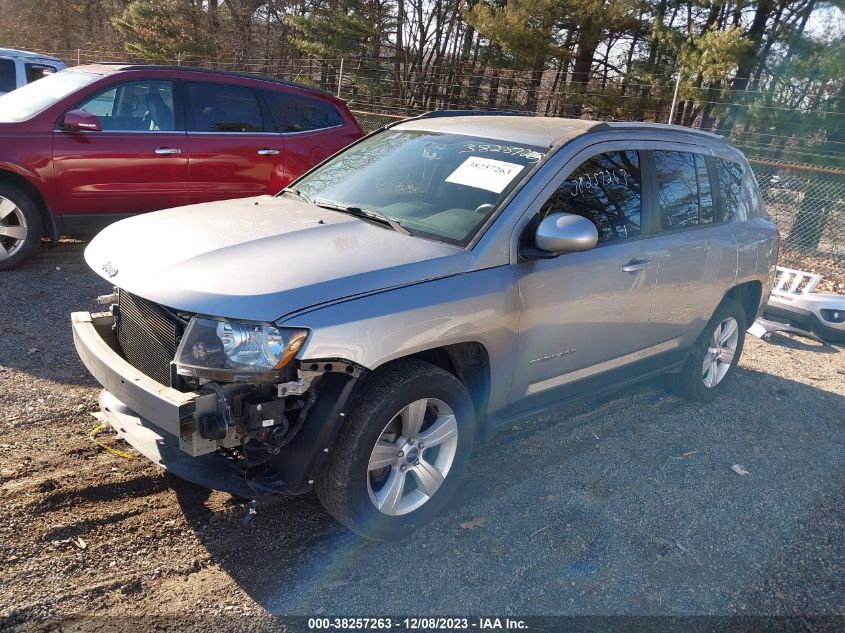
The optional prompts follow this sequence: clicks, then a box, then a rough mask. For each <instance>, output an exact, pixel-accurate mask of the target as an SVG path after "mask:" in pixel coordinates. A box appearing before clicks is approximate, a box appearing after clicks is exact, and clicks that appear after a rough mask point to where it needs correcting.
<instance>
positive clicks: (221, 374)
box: [175, 317, 308, 382]
mask: <svg viewBox="0 0 845 633" xmlns="http://www.w3.org/2000/svg"><path fill="white" fill-rule="evenodd" d="M307 337H308V331H307V330H299V329H293V328H280V327H276V326H275V325H272V324H265V323H244V322H238V321H226V320H217V319H210V318H207V317H194V318H193V319H191V322H190V323H189V324H188V327H187V329H186V330H185V334H184V336H183V337H182V341H181V342H180V344H179V349H178V350H176V359H175V360H176V372H177V373H178V374H179V375H180V376H191V377H195V378H209V379H211V380H222V381H227V382H263V381H273V380H274V379H275V378H277V377H278V373H279V370H281V369H284V367H285V366H287V365H288V364H289V363H290V362H291V361H292V360H293V358H294V356H296V353H297V352H298V351H299V350H300V349H301V348H302V345H303V343H305V339H306V338H307Z"/></svg>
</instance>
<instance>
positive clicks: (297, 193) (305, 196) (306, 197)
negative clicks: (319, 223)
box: [282, 187, 315, 204]
mask: <svg viewBox="0 0 845 633" xmlns="http://www.w3.org/2000/svg"><path fill="white" fill-rule="evenodd" d="M282 193H292V194H293V195H295V196H296V197H297V198H302V199H303V200H305V202H307V203H308V204H315V202H314V200H313V199H312V198H311V196H309V195H308V194H307V193H305V192H303V191H300V190H299V189H297V188H296V187H285V188H284V189H282Z"/></svg>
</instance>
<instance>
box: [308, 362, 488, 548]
mask: <svg viewBox="0 0 845 633" xmlns="http://www.w3.org/2000/svg"><path fill="white" fill-rule="evenodd" d="M346 418H347V419H346V422H345V424H344V426H343V428H341V430H340V433H339V434H338V437H337V441H336V442H335V445H334V449H333V451H332V456H331V458H330V459H329V462H328V463H327V464H326V467H325V468H324V469H323V471H322V472H321V474H320V476H319V477H318V479H317V484H316V489H317V495H318V497H319V498H320V501H321V503H322V504H323V506H324V507H325V508H326V510H328V512H329V513H330V514H331V515H332V516H334V517H335V518H336V519H337V520H338V521H340V522H341V523H343V524H344V525H346V526H347V527H348V528H349V529H351V530H353V531H354V532H356V533H358V534H360V535H361V536H365V537H367V538H372V539H380V540H390V539H395V538H400V537H402V536H404V535H406V534H408V533H410V532H411V531H413V530H414V529H416V528H418V527H420V526H421V525H423V524H424V523H426V522H428V521H429V520H431V518H432V517H433V516H434V515H435V514H436V513H437V512H438V511H439V510H440V509H442V508H443V506H444V505H445V504H446V503H447V502H448V501H449V498H450V497H451V496H452V494H453V493H454V491H455V488H456V487H457V484H458V480H459V479H460V476H461V474H462V473H463V471H464V470H465V468H466V465H467V462H468V460H469V456H470V453H471V452H472V444H473V439H474V436H475V418H474V412H473V407H472V401H471V400H470V397H469V395H468V394H467V391H466V389H465V388H464V386H463V384H462V383H461V382H460V381H459V380H458V379H457V378H455V377H454V376H453V375H452V374H450V373H449V372H447V371H445V370H443V369H440V368H439V367H436V366H434V365H431V364H429V363H425V362H422V361H418V360H413V359H409V360H403V361H397V362H395V363H392V364H391V365H390V366H388V367H386V368H385V369H384V370H381V371H379V372H377V373H376V374H374V375H373V376H372V377H371V378H370V379H369V380H368V381H367V383H366V384H365V385H363V387H362V391H361V394H360V397H359V398H358V399H357V400H356V403H355V406H354V407H353V408H352V410H351V411H350V412H349V414H348V415H347V416H346Z"/></svg>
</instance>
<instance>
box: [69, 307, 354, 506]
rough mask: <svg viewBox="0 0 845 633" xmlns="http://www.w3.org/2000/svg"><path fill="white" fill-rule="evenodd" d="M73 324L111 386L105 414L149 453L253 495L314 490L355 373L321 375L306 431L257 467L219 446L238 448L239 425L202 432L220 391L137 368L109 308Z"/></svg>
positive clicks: (90, 363)
mask: <svg viewBox="0 0 845 633" xmlns="http://www.w3.org/2000/svg"><path fill="white" fill-rule="evenodd" d="M71 322H72V329H73V339H74V344H75V346H76V350H77V352H78V354H79V357H80V358H81V360H82V362H83V363H84V364H85V367H86V368H87V369H88V371H89V372H91V374H92V375H93V376H94V378H96V379H97V381H98V382H99V383H100V384H101V385H103V387H104V388H105V391H104V392H103V393H102V394H101V396H100V409H101V412H100V414H99V415H100V417H101V419H102V420H103V421H104V422H105V423H108V425H109V426H110V427H112V428H113V429H114V430H115V431H116V432H117V433H118V434H119V435H120V436H121V437H122V438H123V439H124V440H126V441H127V442H128V443H129V444H130V445H131V446H133V447H134V448H135V449H137V450H138V451H139V452H140V453H142V454H143V455H144V456H145V457H147V458H148V459H150V460H151V461H153V462H155V463H157V464H158V465H159V466H161V467H163V468H165V469H167V470H169V471H171V472H172V473H173V474H175V475H177V476H178V477H181V478H183V479H186V480H188V481H191V482H193V483H196V484H198V485H200V486H203V487H206V488H212V489H216V490H224V491H226V492H230V493H232V494H236V495H239V496H243V497H247V498H254V497H256V496H260V495H262V494H271V493H279V492H282V493H293V494H297V493H302V492H305V491H306V490H308V488H310V485H311V484H312V483H313V478H314V477H315V476H316V472H317V470H318V468H319V465H320V463H321V461H322V459H323V457H324V455H325V453H327V452H328V451H329V450H330V447H331V445H332V443H333V441H334V437H335V435H336V433H337V430H338V429H339V427H340V424H341V422H342V420H343V417H344V415H345V407H346V405H347V403H348V401H349V398H350V396H351V394H352V390H353V387H354V384H355V382H356V377H357V372H356V373H355V374H354V375H350V373H349V372H339V371H338V372H331V371H329V372H327V373H326V375H323V376H321V377H320V380H319V393H320V397H319V398H316V402H315V403H314V405H313V406H312V407H311V408H310V410H309V412H308V415H307V417H306V418H305V421H304V423H303V424H302V428H301V429H299V430H298V432H297V433H296V435H295V436H294V437H293V438H292V441H290V442H289V443H288V444H286V445H285V446H284V447H283V448H281V449H279V450H277V451H275V452H274V453H273V456H272V458H271V459H269V460H268V461H267V463H264V464H261V466H260V468H251V466H250V465H249V464H248V463H243V460H240V461H239V460H237V459H233V457H232V455H224V454H222V453H221V452H220V451H219V450H218V449H220V448H236V447H237V446H238V445H240V440H241V436H240V434H239V433H240V431H239V430H238V429H236V428H232V429H231V431H230V433H229V434H228V435H227V436H226V438H225V439H224V440H208V439H204V438H203V437H202V436H201V434H200V421H201V420H202V419H203V417H204V416H212V415H217V413H218V407H219V406H220V402H219V398H220V395H219V394H218V393H213V392H212V393H205V392H203V393H200V392H182V391H179V390H178V389H174V388H172V387H168V386H165V385H162V384H161V383H159V382H157V381H155V380H153V379H152V378H150V377H149V376H147V375H146V374H144V373H143V372H141V371H139V370H138V369H136V368H135V367H134V366H132V365H131V364H130V363H129V362H127V361H126V360H125V359H124V358H123V357H122V356H121V355H120V353H119V352H118V348H117V342H116V338H115V335H114V331H113V325H114V318H113V316H112V314H111V313H97V314H90V313H88V312H75V313H73V314H72V315H71ZM321 366H323V367H330V365H325V364H324V365H321ZM280 391H281V389H280Z"/></svg>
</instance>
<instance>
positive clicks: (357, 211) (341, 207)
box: [314, 200, 412, 235]
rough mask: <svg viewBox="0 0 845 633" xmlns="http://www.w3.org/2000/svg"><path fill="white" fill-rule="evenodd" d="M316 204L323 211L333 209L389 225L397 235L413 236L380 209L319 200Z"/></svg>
mask: <svg viewBox="0 0 845 633" xmlns="http://www.w3.org/2000/svg"><path fill="white" fill-rule="evenodd" d="M314 204H316V205H317V206H318V207H322V208H323V209H331V210H332V211H340V212H341V213H348V214H350V215H355V216H358V217H361V218H367V219H368V220H375V221H377V222H382V223H384V224H387V225H388V226H389V227H390V228H392V229H393V230H394V231H396V232H397V233H401V234H402V235H412V233H411V231H409V230H408V229H406V228H405V227H404V226H402V225H401V224H399V221H398V220H394V219H393V218H391V217H390V216H388V215H385V214H384V213H382V212H381V211H379V210H378V209H370V208H366V209H363V208H361V207H356V206H354V205H349V206H347V205H345V204H340V203H338V202H331V201H329V200H317V201H315V202H314Z"/></svg>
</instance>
